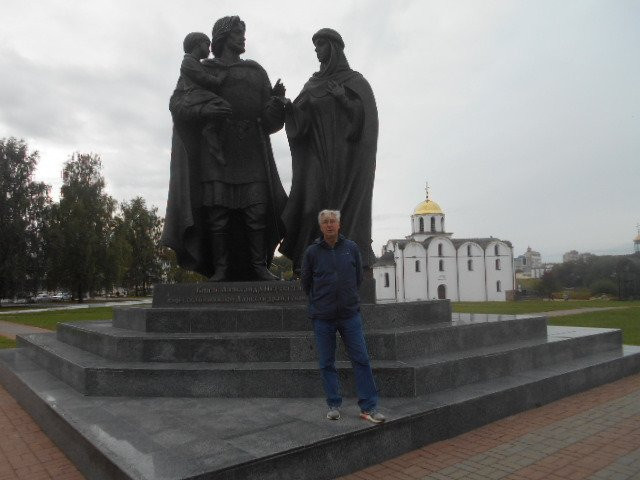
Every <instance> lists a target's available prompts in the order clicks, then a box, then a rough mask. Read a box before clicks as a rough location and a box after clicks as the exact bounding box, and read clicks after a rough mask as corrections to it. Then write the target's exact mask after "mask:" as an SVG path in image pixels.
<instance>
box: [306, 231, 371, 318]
mask: <svg viewBox="0 0 640 480" xmlns="http://www.w3.org/2000/svg"><path fill="white" fill-rule="evenodd" d="M300 276H301V280H302V286H303V287H304V290H305V292H306V293H307V295H308V296H309V317H310V318H312V319H314V320H315V319H321V320H334V319H343V318H350V317H353V316H354V315H355V314H356V313H357V312H359V311H360V296H359V295H358V289H359V288H360V283H361V282H362V259H361V257H360V250H359V249H358V245H356V243H355V242H353V241H351V240H349V239H347V238H345V237H343V236H342V235H340V236H339V237H338V241H337V242H336V244H335V245H334V246H333V248H332V247H331V246H329V244H328V243H327V242H325V241H324V239H323V238H322V237H321V238H318V239H317V240H316V241H315V242H313V243H312V244H311V245H309V247H307V250H306V251H305V252H304V257H303V259H302V269H301V273H300Z"/></svg>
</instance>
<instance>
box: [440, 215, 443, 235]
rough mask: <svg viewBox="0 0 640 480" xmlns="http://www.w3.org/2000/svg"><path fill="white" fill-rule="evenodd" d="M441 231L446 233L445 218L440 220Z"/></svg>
mask: <svg viewBox="0 0 640 480" xmlns="http://www.w3.org/2000/svg"><path fill="white" fill-rule="evenodd" d="M440 231H441V232H444V217H441V218H440Z"/></svg>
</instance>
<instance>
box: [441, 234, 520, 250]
mask: <svg viewBox="0 0 640 480" xmlns="http://www.w3.org/2000/svg"><path fill="white" fill-rule="evenodd" d="M451 241H452V242H453V244H454V245H455V247H456V249H457V248H458V247H459V246H460V245H462V244H463V243H466V242H473V243H477V244H478V245H480V246H481V247H482V248H487V245H489V244H490V243H491V242H502V243H504V244H506V245H509V246H510V247H513V245H512V244H511V242H510V241H509V240H500V239H499V238H494V237H489V238H456V239H452V240H451Z"/></svg>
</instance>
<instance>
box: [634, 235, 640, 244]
mask: <svg viewBox="0 0 640 480" xmlns="http://www.w3.org/2000/svg"><path fill="white" fill-rule="evenodd" d="M633 241H634V243H635V242H638V243H640V234H638V236H637V237H636V238H634V239H633Z"/></svg>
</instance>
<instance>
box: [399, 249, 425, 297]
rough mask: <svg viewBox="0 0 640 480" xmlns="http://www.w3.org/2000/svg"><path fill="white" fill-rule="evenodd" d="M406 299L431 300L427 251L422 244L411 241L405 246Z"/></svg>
mask: <svg viewBox="0 0 640 480" xmlns="http://www.w3.org/2000/svg"><path fill="white" fill-rule="evenodd" d="M404 288H405V291H404V300H405V301H407V302H415V301H420V300H429V297H428V296H427V265H426V252H425V250H424V247H423V246H422V244H420V243H417V242H409V243H407V245H406V246H405V248H404Z"/></svg>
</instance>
